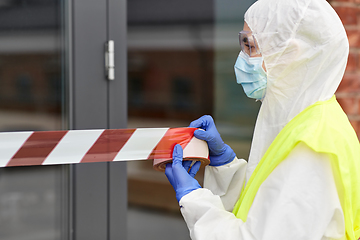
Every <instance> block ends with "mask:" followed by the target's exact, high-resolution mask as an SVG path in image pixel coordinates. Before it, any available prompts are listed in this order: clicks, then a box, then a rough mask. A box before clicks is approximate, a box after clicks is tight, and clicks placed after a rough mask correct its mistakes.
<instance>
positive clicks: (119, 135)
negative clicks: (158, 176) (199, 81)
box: [0, 128, 210, 171]
mask: <svg viewBox="0 0 360 240" xmlns="http://www.w3.org/2000/svg"><path fill="white" fill-rule="evenodd" d="M195 130H196V129H195V128H136V129H105V130H104V129H102V130H70V131H47V132H46V131H44V132H3V133H0V167H14V166H33V165H54V164H73V163H85V162H111V161H134V160H153V159H155V160H154V169H156V170H159V171H164V169H165V164H166V163H168V162H171V160H172V151H173V148H174V146H175V145H176V144H180V145H181V146H182V148H183V149H184V160H196V161H201V162H202V164H203V165H207V164H209V163H210V161H209V158H208V155H209V153H208V147H207V144H206V142H205V141H202V140H198V139H196V138H195V137H194V136H193V134H194V131H195Z"/></svg>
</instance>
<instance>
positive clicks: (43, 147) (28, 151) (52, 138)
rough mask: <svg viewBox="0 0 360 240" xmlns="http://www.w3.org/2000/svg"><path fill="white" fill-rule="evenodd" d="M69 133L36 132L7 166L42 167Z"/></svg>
mask: <svg viewBox="0 0 360 240" xmlns="http://www.w3.org/2000/svg"><path fill="white" fill-rule="evenodd" d="M67 132H68V131H54V132H34V133H33V134H31V135H30V137H29V138H28V139H27V140H26V142H25V143H24V144H23V145H22V146H21V148H20V149H19V150H18V151H17V152H16V153H15V155H14V156H13V157H12V159H11V160H10V161H9V163H8V164H7V166H8V167H13V166H29V165H41V164H42V163H43V162H44V160H45V158H46V157H47V156H48V155H49V154H50V152H51V151H52V150H53V149H54V148H55V147H56V145H57V144H58V142H59V141H60V140H61V139H62V138H63V137H64V135H65V134H66V133H67Z"/></svg>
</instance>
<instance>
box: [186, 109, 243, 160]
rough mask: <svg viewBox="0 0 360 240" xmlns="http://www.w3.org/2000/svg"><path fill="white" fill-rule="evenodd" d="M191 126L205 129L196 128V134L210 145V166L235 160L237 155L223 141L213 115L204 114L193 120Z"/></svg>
mask: <svg viewBox="0 0 360 240" xmlns="http://www.w3.org/2000/svg"><path fill="white" fill-rule="evenodd" d="M189 127H194V128H202V129H204V130H205V131H203V130H195V132H194V136H195V137H196V138H198V139H201V140H205V141H206V142H207V144H208V146H209V155H210V166H221V165H224V164H227V163H229V162H232V161H233V160H234V158H235V156H236V155H235V152H234V151H233V150H232V149H231V148H230V147H229V146H228V145H227V144H225V143H224V142H223V140H222V139H221V137H220V134H219V132H218V130H217V129H216V126H215V123H214V119H213V118H212V117H211V116H209V115H205V116H202V117H201V118H199V119H197V120H195V121H192V122H191V123H190V126H189Z"/></svg>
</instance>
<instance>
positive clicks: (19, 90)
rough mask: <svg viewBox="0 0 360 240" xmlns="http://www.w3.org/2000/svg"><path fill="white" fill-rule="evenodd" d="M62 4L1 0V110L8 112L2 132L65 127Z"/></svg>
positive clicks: (42, 1)
mask: <svg viewBox="0 0 360 240" xmlns="http://www.w3.org/2000/svg"><path fill="white" fill-rule="evenodd" d="M58 5H59V3H58V1H44V0H37V1H16V0H9V1H3V2H2V4H0V114H1V115H2V116H3V115H6V117H2V118H1V119H0V130H1V131H7V130H21V129H22V130H31V129H35V130H50V129H60V128H61V124H60V122H61V120H60V119H61V107H62V105H61V104H62V103H61V100H62V99H61V94H62V68H61V52H60V51H61V42H62V40H61V38H60V32H61V28H60V26H61V23H60V21H61V18H60V11H59V6H58ZM20 115H21V116H22V121H21V117H20V118H19V116H20ZM39 115H41V117H40V118H39V117H38V116H39ZM35 118H36V120H35ZM11 119H13V121H12V120H11ZM39 119H42V120H40V121H39Z"/></svg>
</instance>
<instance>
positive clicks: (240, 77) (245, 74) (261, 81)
mask: <svg viewBox="0 0 360 240" xmlns="http://www.w3.org/2000/svg"><path fill="white" fill-rule="evenodd" d="M262 63H263V58H262V57H249V56H248V55H247V54H245V53H244V52H242V51H241V52H240V54H239V56H238V58H237V60H236V63H235V66H234V69H235V75H236V81H237V83H238V84H241V86H242V87H243V89H244V91H245V94H246V95H247V96H248V97H249V98H254V99H257V100H262V99H263V98H264V96H265V92H266V84H267V75H266V72H265V71H264V69H263V68H262Z"/></svg>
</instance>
